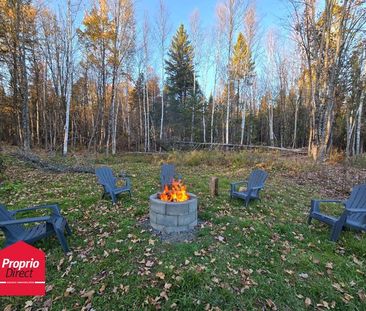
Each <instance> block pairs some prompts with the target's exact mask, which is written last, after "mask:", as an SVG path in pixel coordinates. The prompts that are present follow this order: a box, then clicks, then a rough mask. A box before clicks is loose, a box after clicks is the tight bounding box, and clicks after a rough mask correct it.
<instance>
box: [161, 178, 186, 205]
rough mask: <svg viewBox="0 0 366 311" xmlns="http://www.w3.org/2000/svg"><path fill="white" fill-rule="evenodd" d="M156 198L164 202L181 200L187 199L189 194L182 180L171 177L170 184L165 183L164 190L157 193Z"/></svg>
mask: <svg viewBox="0 0 366 311" xmlns="http://www.w3.org/2000/svg"><path fill="white" fill-rule="evenodd" d="M158 198H159V199H160V200H162V201H166V202H183V201H186V200H189V195H188V193H187V187H186V186H185V185H184V184H183V182H182V181H181V180H175V179H173V181H172V184H171V185H169V186H168V185H165V186H164V191H163V192H162V193H158Z"/></svg>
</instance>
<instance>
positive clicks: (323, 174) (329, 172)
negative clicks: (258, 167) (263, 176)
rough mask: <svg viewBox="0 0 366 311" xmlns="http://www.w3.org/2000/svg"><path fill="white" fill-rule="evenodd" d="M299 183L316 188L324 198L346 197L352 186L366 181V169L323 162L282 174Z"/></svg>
mask: <svg viewBox="0 0 366 311" xmlns="http://www.w3.org/2000/svg"><path fill="white" fill-rule="evenodd" d="M281 175H282V176H283V177H285V178H286V179H288V180H289V181H291V182H295V183H296V184H298V185H307V186H310V187H312V188H314V189H316V190H317V191H318V192H319V194H320V195H322V197H324V198H335V199H344V198H345V197H347V196H348V195H349V194H350V192H351V190H352V187H353V186H355V185H357V184H362V183H366V170H365V169H359V168H355V167H350V166H346V165H342V164H322V165H319V166H314V167H313V168H311V169H310V170H304V171H301V170H299V171H297V172H294V171H289V172H286V173H282V174H281Z"/></svg>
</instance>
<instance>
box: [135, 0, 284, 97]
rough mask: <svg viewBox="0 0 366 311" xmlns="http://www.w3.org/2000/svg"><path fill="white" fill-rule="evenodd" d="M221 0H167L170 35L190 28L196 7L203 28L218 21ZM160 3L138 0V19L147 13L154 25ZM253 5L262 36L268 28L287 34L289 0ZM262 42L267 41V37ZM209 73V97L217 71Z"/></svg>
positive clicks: (266, 0) (261, 0) (258, 1)
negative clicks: (181, 25)
mask: <svg viewBox="0 0 366 311" xmlns="http://www.w3.org/2000/svg"><path fill="white" fill-rule="evenodd" d="M221 1H222V0H221ZM219 2H220V0H165V4H166V6H167V9H168V12H169V22H170V26H171V33H170V37H172V36H173V35H174V34H175V32H176V30H177V29H178V27H179V25H180V24H184V26H185V27H186V29H188V28H189V19H190V15H191V14H192V12H193V11H194V10H198V11H199V14H200V19H201V22H202V26H203V28H206V29H209V27H211V26H212V25H214V23H215V20H216V17H215V11H216V6H217V4H218V3H219ZM158 4H159V0H136V18H137V20H138V22H139V21H142V20H143V19H144V15H147V16H148V17H149V19H150V23H151V24H153V23H154V20H155V19H156V16H157V12H158ZM252 4H254V5H255V7H256V10H257V14H258V19H259V27H260V35H262V36H264V35H265V33H266V31H267V30H268V29H275V31H276V33H278V34H279V35H281V34H283V29H284V27H283V26H284V24H285V23H286V20H287V16H288V13H289V11H288V6H287V7H286V5H288V1H287V0H252ZM140 25H141V23H140ZM170 39H171V38H170ZM170 39H169V41H170ZM262 41H263V42H264V40H262ZM261 63H262V61H260V60H258V62H257V64H258V68H257V69H258V70H262V69H261V68H259V67H260V66H261ZM153 67H154V68H155V69H156V70H159V67H160V64H159V63H158V61H156V62H155V63H153ZM208 75H209V76H210V77H208V82H207V84H206V85H207V87H206V90H205V93H206V96H208V95H209V93H210V92H211V91H212V89H213V77H212V76H213V72H212V71H211V72H209V73H208ZM201 84H202V83H201Z"/></svg>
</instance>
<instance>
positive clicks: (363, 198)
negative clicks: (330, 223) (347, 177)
mask: <svg viewBox="0 0 366 311" xmlns="http://www.w3.org/2000/svg"><path fill="white" fill-rule="evenodd" d="M345 203H346V208H352V209H358V208H363V209H366V184H361V185H356V186H354V187H353V188H352V192H351V195H350V197H349V198H348V199H347V200H346V202H345ZM349 217H350V218H351V219H352V220H355V221H358V222H360V223H363V224H364V223H366V215H365V214H358V213H357V214H356V213H355V214H352V215H350V216H349Z"/></svg>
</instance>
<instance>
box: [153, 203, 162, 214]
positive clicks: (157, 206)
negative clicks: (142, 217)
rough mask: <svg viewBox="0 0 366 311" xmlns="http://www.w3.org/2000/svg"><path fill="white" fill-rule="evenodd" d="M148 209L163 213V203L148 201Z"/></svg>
mask: <svg viewBox="0 0 366 311" xmlns="http://www.w3.org/2000/svg"><path fill="white" fill-rule="evenodd" d="M150 210H152V211H153V212H154V213H156V214H161V215H165V203H157V202H150Z"/></svg>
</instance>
